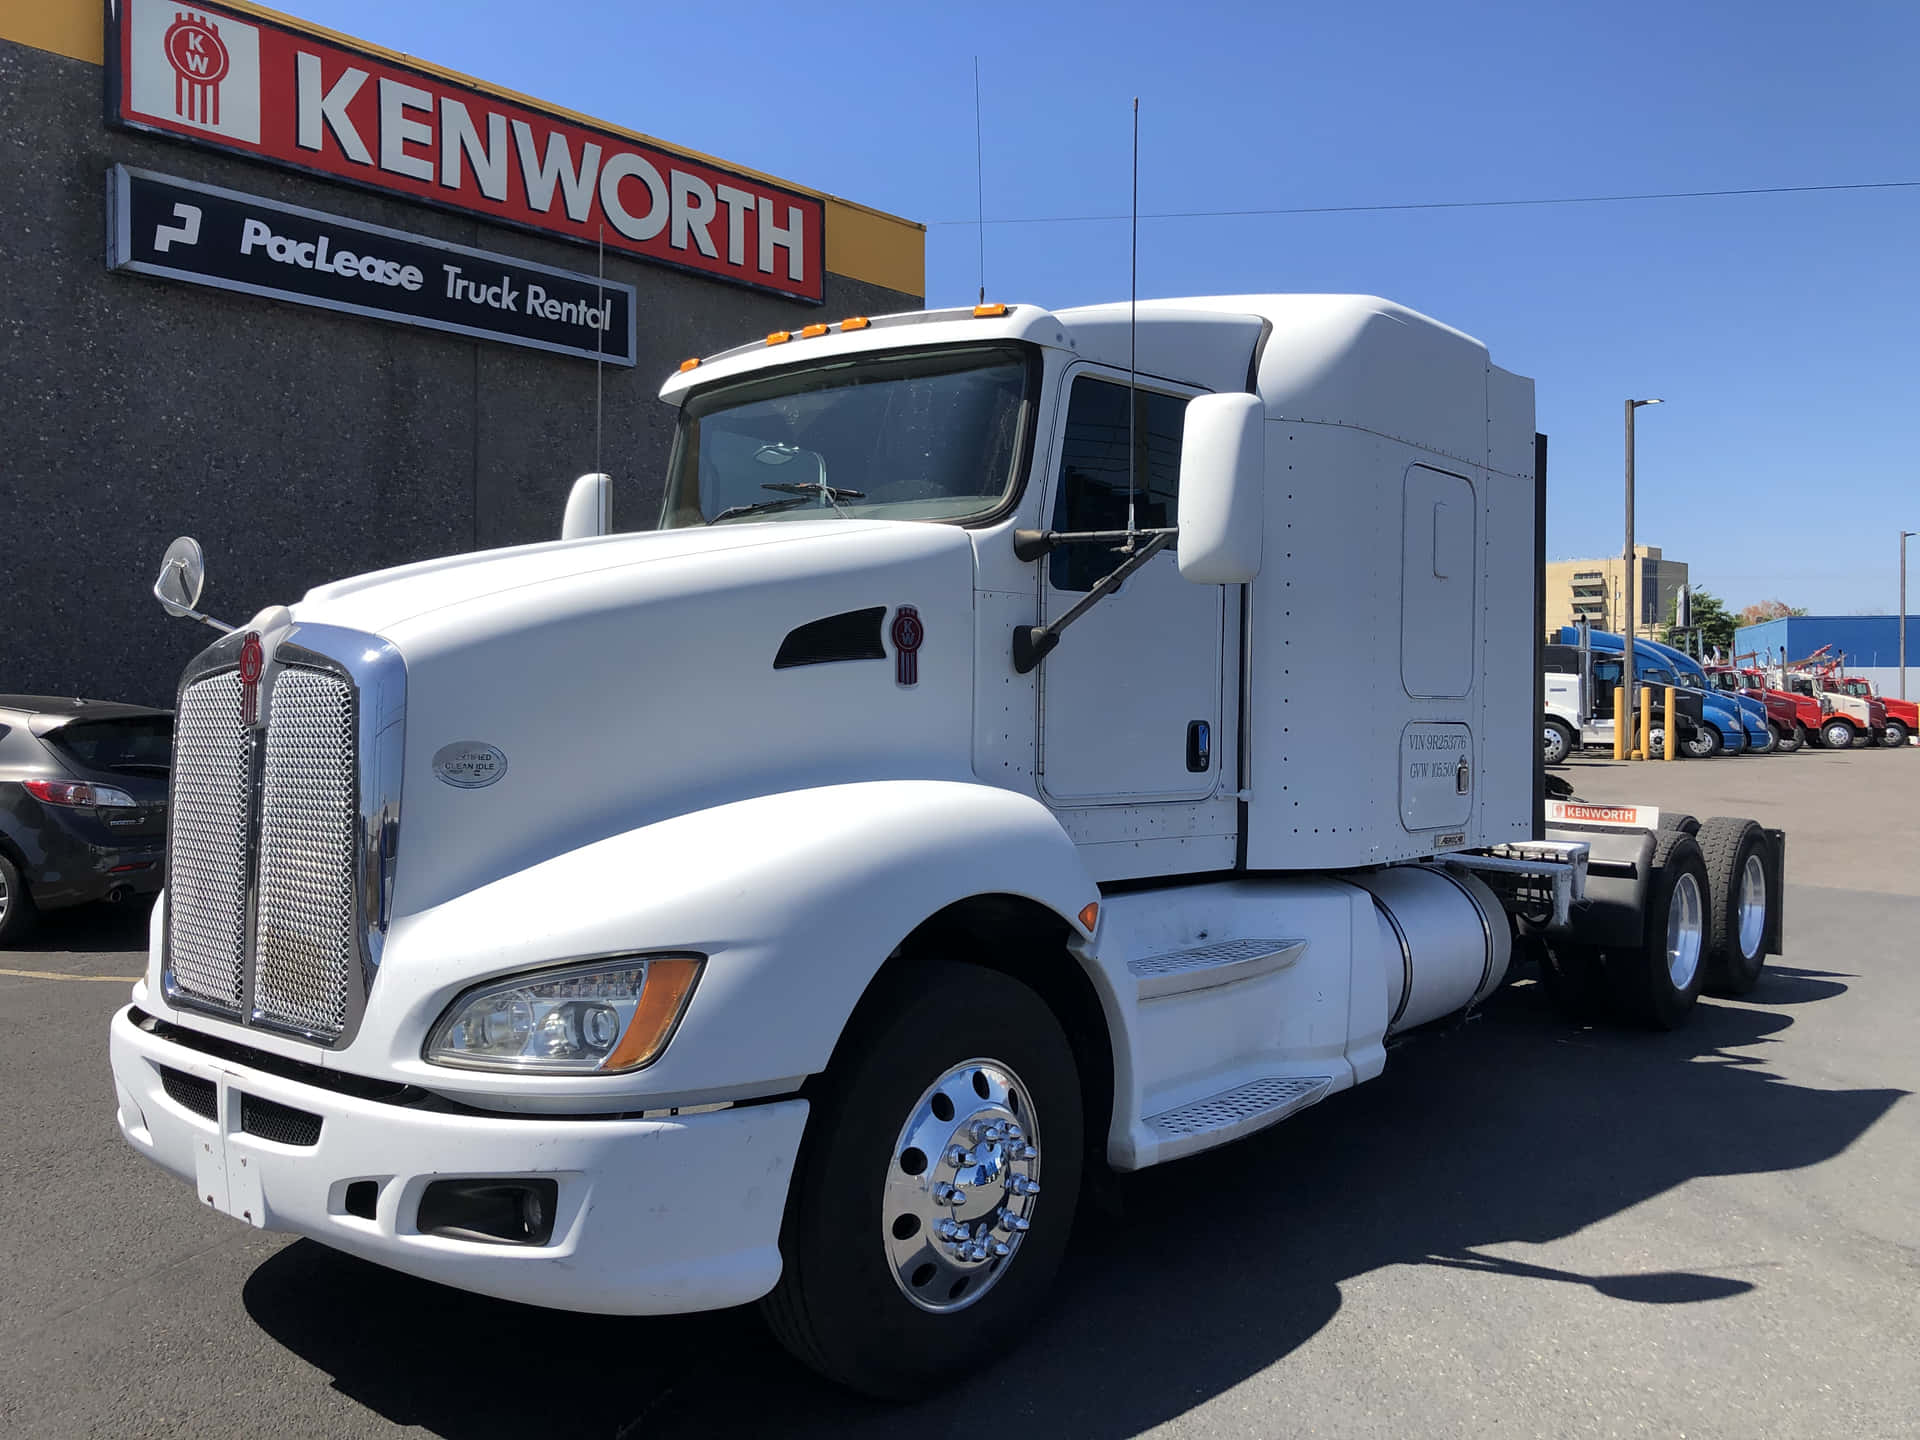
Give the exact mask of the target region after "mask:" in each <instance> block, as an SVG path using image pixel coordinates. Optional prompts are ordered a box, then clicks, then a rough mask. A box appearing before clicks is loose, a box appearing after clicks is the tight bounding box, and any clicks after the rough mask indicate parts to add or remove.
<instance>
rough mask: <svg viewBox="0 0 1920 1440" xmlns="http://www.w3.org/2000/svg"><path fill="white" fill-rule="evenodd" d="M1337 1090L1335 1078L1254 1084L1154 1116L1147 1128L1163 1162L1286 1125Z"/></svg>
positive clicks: (1292, 1077)
mask: <svg viewBox="0 0 1920 1440" xmlns="http://www.w3.org/2000/svg"><path fill="white" fill-rule="evenodd" d="M1332 1088H1333V1077H1332V1076H1330V1075H1290V1076H1285V1077H1278V1076H1276V1077H1274V1078H1271V1079H1266V1080H1253V1081H1249V1082H1248V1083H1247V1084H1245V1085H1237V1086H1235V1087H1234V1088H1233V1089H1231V1090H1222V1091H1221V1092H1220V1093H1219V1094H1218V1095H1209V1096H1207V1097H1205V1098H1204V1099H1201V1100H1194V1101H1190V1102H1189V1103H1187V1104H1185V1105H1179V1106H1175V1107H1174V1108H1173V1109H1171V1110H1162V1111H1161V1112H1160V1113H1159V1114H1158V1115H1149V1116H1147V1118H1146V1121H1145V1124H1146V1127H1147V1129H1148V1130H1149V1131H1151V1132H1152V1134H1153V1135H1154V1137H1155V1138H1156V1139H1158V1140H1159V1141H1160V1153H1159V1156H1158V1158H1159V1159H1161V1160H1173V1159H1176V1158H1178V1157H1179V1156H1182V1155H1190V1154H1192V1153H1193V1152H1194V1151H1196V1150H1209V1149H1212V1148H1213V1147H1214V1146H1215V1145H1224V1144H1226V1143H1227V1141H1229V1140H1237V1139H1239V1138H1240V1137H1241V1136H1242V1135H1251V1134H1252V1133H1253V1132H1254V1131H1255V1130H1263V1129H1265V1128H1266V1127H1267V1126H1269V1125H1272V1124H1275V1123H1277V1122H1278V1121H1281V1120H1284V1119H1286V1118H1287V1116H1289V1115H1291V1114H1293V1113H1294V1112H1295V1111H1296V1110H1304V1109H1306V1108H1307V1106H1309V1105H1311V1104H1313V1103H1314V1102H1315V1101H1316V1100H1324V1099H1325V1098H1326V1096H1327V1092H1328V1091H1329V1090H1331V1089H1332Z"/></svg>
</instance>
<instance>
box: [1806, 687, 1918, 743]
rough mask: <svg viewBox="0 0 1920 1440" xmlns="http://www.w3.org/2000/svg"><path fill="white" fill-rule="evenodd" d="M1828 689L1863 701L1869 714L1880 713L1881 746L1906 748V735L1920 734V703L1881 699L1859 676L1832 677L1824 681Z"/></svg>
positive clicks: (1888, 696) (1879, 734) (1884, 696)
mask: <svg viewBox="0 0 1920 1440" xmlns="http://www.w3.org/2000/svg"><path fill="white" fill-rule="evenodd" d="M1827 688H1828V689H1830V690H1835V691H1838V692H1839V693H1840V694H1843V695H1851V696H1853V697H1854V698H1856V699H1859V700H1865V701H1866V702H1867V705H1868V708H1869V709H1870V710H1874V711H1879V712H1882V713H1883V714H1884V716H1885V722H1886V728H1885V729H1883V730H1881V731H1879V732H1878V736H1879V740H1880V743H1881V744H1882V745H1885V746H1887V747H1888V748H1889V749H1892V748H1895V747H1898V746H1901V745H1905V744H1906V743H1907V737H1908V736H1909V735H1913V734H1916V733H1920V701H1914V700H1896V699H1894V698H1893V697H1892V696H1890V695H1882V694H1881V693H1880V692H1879V691H1877V690H1875V689H1874V687H1873V682H1872V681H1871V680H1867V679H1865V678H1863V677H1861V676H1859V675H1848V676H1846V677H1844V678H1841V677H1834V678H1832V679H1830V680H1828V681H1827Z"/></svg>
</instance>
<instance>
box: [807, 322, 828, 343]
mask: <svg viewBox="0 0 1920 1440" xmlns="http://www.w3.org/2000/svg"><path fill="white" fill-rule="evenodd" d="M827 329H828V327H827V326H825V325H803V326H801V327H800V338H801V339H802V340H817V339H818V338H819V337H820V336H822V335H824V334H826V333H827Z"/></svg>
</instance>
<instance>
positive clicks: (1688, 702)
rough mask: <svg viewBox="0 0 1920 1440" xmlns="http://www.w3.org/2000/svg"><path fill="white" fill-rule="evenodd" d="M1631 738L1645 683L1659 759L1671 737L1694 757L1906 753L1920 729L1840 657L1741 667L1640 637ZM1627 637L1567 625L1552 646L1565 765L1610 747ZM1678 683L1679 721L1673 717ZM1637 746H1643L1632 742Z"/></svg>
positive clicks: (1550, 751) (1902, 705)
mask: <svg viewBox="0 0 1920 1440" xmlns="http://www.w3.org/2000/svg"><path fill="white" fill-rule="evenodd" d="M1633 643H1634V667H1633V672H1634V684H1633V692H1634V693H1633V695H1632V697H1631V704H1630V709H1631V712H1632V715H1631V720H1630V725H1631V727H1632V728H1631V730H1630V732H1629V733H1630V736H1637V734H1638V733H1639V729H1640V723H1641V722H1640V714H1639V709H1640V699H1641V691H1642V687H1646V688H1647V689H1648V690H1650V692H1651V693H1650V695H1648V700H1649V703H1650V706H1651V716H1650V723H1649V724H1648V725H1647V726H1646V729H1647V732H1648V737H1649V744H1650V746H1651V750H1652V754H1653V755H1654V756H1655V757H1661V756H1664V755H1665V754H1666V747H1667V744H1668V742H1669V737H1670V736H1671V737H1674V739H1675V740H1676V743H1677V744H1678V745H1679V749H1680V753H1681V754H1682V755H1685V756H1687V757H1689V758H1693V759H1710V758H1712V757H1714V756H1716V755H1740V754H1752V755H1767V754H1781V755H1788V754H1792V753H1793V752H1794V751H1796V750H1799V749H1801V748H1802V747H1803V746H1809V745H1811V746H1819V747H1823V748H1826V749H1831V750H1845V749H1849V748H1851V747H1853V746H1856V745H1880V746H1884V747H1887V748H1890V749H1891V748H1899V747H1903V746H1905V745H1906V744H1907V742H1908V739H1909V737H1911V736H1913V735H1914V734H1916V733H1920V716H1916V709H1920V707H1916V706H1914V705H1913V704H1912V703H1911V702H1906V701H1895V700H1883V699H1882V698H1881V697H1880V696H1879V695H1878V694H1876V693H1875V692H1874V689H1873V687H1872V686H1871V684H1869V682H1867V681H1866V680H1864V679H1861V678H1859V677H1849V676H1845V675H1844V674H1842V673H1841V669H1842V666H1841V662H1840V660H1839V658H1837V657H1836V658H1824V657H1822V656H1817V655H1816V656H1814V657H1810V658H1809V659H1807V660H1804V661H1799V662H1795V663H1791V664H1783V665H1776V666H1771V667H1769V666H1763V665H1760V664H1757V663H1744V664H1743V663H1739V662H1741V661H1748V662H1752V661H1755V660H1756V659H1757V657H1753V656H1740V657H1736V659H1735V662H1734V663H1726V662H1722V661H1710V662H1708V663H1705V664H1703V663H1702V662H1701V661H1699V660H1697V659H1695V658H1694V657H1693V656H1691V655H1688V654H1687V653H1686V652H1685V651H1683V650H1677V649H1675V648H1674V647H1672V646H1670V645H1664V644H1661V643H1660V642H1658V641H1655V640H1650V639H1647V638H1645V637H1639V636H1636V637H1635V639H1634V642H1633ZM1624 651H1625V643H1624V641H1623V639H1622V637H1621V636H1619V635H1614V634H1609V633H1606V632H1604V631H1598V630H1591V629H1589V628H1588V627H1586V626H1583V625H1582V626H1576V625H1567V626H1563V627H1561V628H1560V630H1558V631H1557V632H1555V634H1554V636H1553V637H1552V641H1551V642H1550V643H1549V644H1548V645H1547V647H1546V661H1545V667H1544V670H1545V673H1544V674H1543V676H1542V678H1541V700H1542V710H1543V714H1542V721H1541V723H1542V731H1541V734H1542V749H1543V752H1544V754H1545V758H1546V763H1547V764H1549V765H1558V764H1561V763H1563V762H1564V761H1565V760H1566V759H1567V758H1568V757H1569V756H1570V755H1572V754H1573V753H1574V752H1575V751H1576V750H1578V749H1580V748H1581V747H1591V746H1601V747H1606V748H1609V749H1610V748H1612V746H1613V742H1614V708H1615V705H1616V699H1615V695H1616V691H1617V690H1618V689H1619V688H1620V687H1621V686H1622V685H1623V684H1624V682H1625V668H1626V667H1625V664H1624V660H1623V656H1624ZM1669 687H1672V689H1673V692H1674V696H1675V700H1674V704H1675V707H1676V710H1677V712H1678V713H1677V715H1676V716H1675V717H1673V718H1672V719H1671V720H1669V717H1668V716H1667V714H1666V705H1667V701H1666V694H1667V690H1668V688H1669ZM1633 748H1636V749H1637V748H1638V740H1637V739H1635V740H1633Z"/></svg>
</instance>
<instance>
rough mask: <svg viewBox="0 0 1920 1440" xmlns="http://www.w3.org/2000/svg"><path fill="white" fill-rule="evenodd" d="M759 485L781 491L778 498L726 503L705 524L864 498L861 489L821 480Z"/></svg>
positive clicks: (783, 481)
mask: <svg viewBox="0 0 1920 1440" xmlns="http://www.w3.org/2000/svg"><path fill="white" fill-rule="evenodd" d="M760 488H761V489H762V490H779V491H782V492H784V493H783V495H782V498H780V499H778V500H756V501H754V503H753V504H751V505H729V506H728V507H727V508H726V509H725V510H722V511H721V512H720V513H719V514H718V515H716V516H714V517H713V519H711V520H709V521H707V524H709V525H718V524H719V523H720V522H721V521H722V520H729V519H731V518H732V517H734V516H735V515H764V514H768V513H770V512H772V511H775V510H792V509H794V508H796V507H797V506H801V505H804V504H806V503H807V502H808V501H809V500H813V499H824V500H828V501H831V502H832V503H833V504H834V505H835V506H838V505H839V503H840V502H841V501H842V500H864V499H866V498H867V492H866V491H864V490H842V489H840V488H839V487H838V486H835V485H829V484H827V483H826V482H825V481H823V480H793V481H788V480H776V481H773V482H771V483H768V484H763V485H761V487H760Z"/></svg>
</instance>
